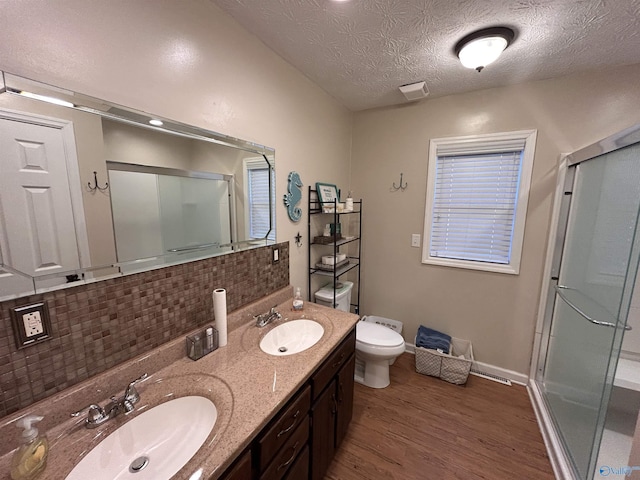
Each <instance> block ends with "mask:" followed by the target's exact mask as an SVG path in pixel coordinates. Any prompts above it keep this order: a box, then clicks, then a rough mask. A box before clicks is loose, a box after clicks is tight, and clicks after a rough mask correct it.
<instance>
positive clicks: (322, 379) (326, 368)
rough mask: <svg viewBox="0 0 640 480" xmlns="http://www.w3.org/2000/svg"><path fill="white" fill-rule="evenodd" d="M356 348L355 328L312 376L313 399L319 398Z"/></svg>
mask: <svg viewBox="0 0 640 480" xmlns="http://www.w3.org/2000/svg"><path fill="white" fill-rule="evenodd" d="M355 350H356V330H355V328H354V329H353V330H352V331H351V333H349V335H348V336H347V338H345V339H344V341H343V342H342V343H341V344H340V346H338V348H336V350H335V351H334V352H333V354H332V355H331V356H330V357H329V358H328V359H327V360H326V361H325V362H324V363H323V364H322V366H321V367H320V368H318V370H317V371H316V373H314V374H313V377H311V386H312V387H313V399H314V400H315V399H316V398H318V395H320V393H322V390H324V388H325V387H326V386H327V385H328V384H329V382H330V381H331V379H332V378H333V377H334V376H335V375H336V373H338V370H340V367H342V365H344V364H345V363H346V361H347V360H349V357H350V356H351V355H352V354H353V352H355Z"/></svg>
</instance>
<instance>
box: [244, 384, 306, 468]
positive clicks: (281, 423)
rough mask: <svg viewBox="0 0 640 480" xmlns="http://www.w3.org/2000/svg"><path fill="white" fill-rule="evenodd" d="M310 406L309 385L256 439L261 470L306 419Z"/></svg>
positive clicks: (258, 462)
mask: <svg viewBox="0 0 640 480" xmlns="http://www.w3.org/2000/svg"><path fill="white" fill-rule="evenodd" d="M309 408H311V387H309V386H306V387H305V388H304V389H303V390H302V391H301V392H300V393H299V394H298V396H297V397H296V398H294V399H293V400H292V401H291V402H290V403H289V406H288V407H285V408H284V410H283V411H282V413H280V414H279V415H278V416H277V417H276V419H275V420H274V421H273V422H272V424H271V426H270V427H268V429H267V430H266V432H265V433H264V434H263V435H262V436H261V437H260V439H259V440H258V446H257V450H258V461H257V465H258V468H259V469H260V471H261V472H262V471H263V470H264V469H265V467H266V466H267V465H268V464H269V462H271V459H272V458H273V456H274V455H275V454H276V452H277V451H278V450H280V448H281V447H282V446H283V445H284V444H285V442H286V441H287V439H288V438H289V437H291V435H293V433H294V431H296V428H297V427H298V425H300V424H301V422H302V421H303V420H304V421H307V423H308V420H307V413H308V412H309Z"/></svg>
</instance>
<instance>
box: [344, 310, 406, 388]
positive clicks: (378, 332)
mask: <svg viewBox="0 0 640 480" xmlns="http://www.w3.org/2000/svg"><path fill="white" fill-rule="evenodd" d="M368 318H369V319H371V317H368ZM373 318H374V319H375V318H376V317H373ZM377 318H381V317H377ZM403 353H404V338H402V335H400V334H399V333H397V332H394V331H393V330H391V329H390V328H388V327H385V326H383V325H380V324H378V323H373V322H367V321H365V320H361V321H359V322H358V323H357V324H356V375H355V380H356V381H357V382H358V383H361V384H363V385H366V386H367V387H371V388H385V387H387V386H388V385H389V383H390V381H389V365H393V362H394V361H395V359H396V358H398V357H399V356H400V355H402V354H403Z"/></svg>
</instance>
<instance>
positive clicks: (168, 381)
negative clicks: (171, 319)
mask: <svg viewBox="0 0 640 480" xmlns="http://www.w3.org/2000/svg"><path fill="white" fill-rule="evenodd" d="M275 304H277V305H278V307H277V310H278V311H279V312H280V313H282V316H283V318H282V320H279V321H277V322H275V323H273V324H270V325H267V326H266V327H264V328H257V327H256V326H255V322H254V321H253V315H255V314H258V313H264V312H265V311H267V310H268V309H269V308H270V307H272V306H273V305H275ZM296 318H310V319H313V320H316V321H317V322H319V323H320V324H321V325H322V326H323V327H324V334H323V336H322V338H321V340H320V341H319V342H318V343H317V344H316V345H314V346H313V347H311V348H310V349H308V350H306V351H304V352H300V353H297V354H294V355H289V356H281V357H276V356H271V355H268V354H266V353H264V352H262V350H260V347H259V343H260V340H261V339H262V337H264V335H266V334H267V333H268V332H269V331H270V330H271V329H273V328H274V327H276V326H278V325H280V324H282V323H284V322H286V321H288V320H292V319H296ZM357 320H358V316H357V315H354V314H350V313H346V312H341V311H338V310H332V309H329V308H326V307H322V306H319V305H316V304H313V303H309V302H306V303H305V307H304V311H303V312H302V313H294V312H292V311H291V288H285V289H282V290H280V291H278V292H276V293H274V294H272V295H269V296H268V297H265V298H263V299H261V300H260V301H257V302H254V303H252V304H250V305H248V306H246V307H243V308H242V309H240V310H237V311H235V312H233V313H231V314H229V316H228V323H229V335H228V344H227V346H225V347H220V348H219V349H218V350H216V351H214V352H212V353H211V354H209V355H207V356H205V357H204V358H202V359H200V360H198V361H195V362H194V361H193V360H190V359H189V358H187V356H186V354H185V340H184V337H183V338H179V339H176V340H173V341H171V342H169V343H167V344H165V345H163V346H161V347H159V348H157V349H155V350H153V351H152V352H149V353H148V354H146V355H142V356H140V357H137V358H134V359H132V360H130V361H128V362H126V363H124V364H122V365H120V366H118V367H115V368H113V369H111V370H109V371H107V372H104V373H102V374H100V375H98V376H96V377H93V378H91V379H89V380H87V381H85V382H83V383H82V384H79V385H76V386H74V387H72V388H70V389H68V390H65V391H64V392H61V393H59V394H57V395H55V396H52V397H49V398H47V399H45V400H42V401H40V402H38V403H36V404H34V405H31V406H30V407H28V408H26V409H24V410H21V411H19V412H17V413H15V414H13V415H10V416H8V417H5V418H3V419H2V420H0V455H1V456H0V479H2V480H5V479H6V480H10V478H11V477H10V475H9V469H10V462H11V456H12V455H11V454H12V450H13V449H15V448H16V447H17V446H18V436H19V434H20V430H19V429H18V428H16V427H15V425H14V424H15V421H16V420H18V419H19V418H21V417H22V416H24V415H26V414H31V413H33V414H37V415H44V416H45V420H43V421H42V422H41V424H40V426H39V428H40V431H41V432H46V434H47V437H48V439H49V444H50V447H51V448H50V451H49V459H48V461H47V468H46V470H45V472H44V473H43V474H42V475H41V476H40V477H39V478H41V479H64V478H65V477H66V475H67V474H68V473H69V472H70V471H71V470H72V469H73V467H74V466H75V464H76V463H78V462H79V461H80V460H81V459H82V457H83V456H85V455H86V454H87V453H88V452H89V451H90V450H91V449H92V448H93V447H94V446H95V445H97V444H98V443H99V442H100V441H101V440H102V439H104V438H105V437H106V436H107V435H109V434H110V433H111V432H113V431H114V430H115V429H116V428H118V427H119V426H120V425H122V424H123V423H125V422H126V421H128V420H130V419H131V418H133V417H135V416H136V415H139V414H140V413H142V412H144V411H145V410H147V409H148V408H151V407H153V406H155V405H158V404H160V403H163V402H165V401H168V400H170V399H172V398H175V397H180V396H185V395H203V396H206V397H208V398H210V399H211V400H212V401H213V402H214V403H215V405H216V408H217V409H218V419H217V422H216V424H215V426H214V428H213V430H212V432H211V433H210V435H209V437H208V438H207V440H206V441H205V443H204V445H203V446H202V447H201V448H200V450H199V451H198V452H197V453H196V455H195V456H194V457H193V458H192V459H191V460H190V461H189V462H188V463H187V465H186V466H185V467H184V468H182V470H180V471H179V472H178V473H177V474H176V475H175V476H174V477H173V478H174V479H184V480H187V479H191V478H193V479H216V478H218V477H219V476H220V475H221V474H222V473H223V472H224V471H225V469H226V468H227V467H228V466H229V465H230V464H231V463H232V462H233V460H234V459H235V458H236V457H237V456H238V455H239V454H240V453H242V451H243V450H244V448H245V447H247V446H248V445H249V444H250V442H251V441H252V440H253V439H254V438H255V436H256V435H257V434H258V433H259V432H260V430H261V429H262V428H263V427H264V426H265V425H266V424H267V423H268V422H269V421H270V420H271V419H272V418H273V417H274V416H275V414H276V413H277V412H278V411H279V410H280V408H281V407H282V406H284V404H285V403H286V402H287V400H289V398H291V396H292V395H293V394H294V393H295V392H296V391H297V389H298V388H299V387H300V386H301V385H302V384H303V383H304V382H305V381H306V380H307V379H308V378H309V376H310V375H311V373H313V371H314V370H315V369H316V367H317V366H319V365H320V363H321V362H322V361H323V360H324V359H325V358H327V357H328V355H329V354H330V353H331V351H332V350H333V349H334V348H335V347H336V346H337V345H338V344H339V343H340V341H341V340H342V339H343V338H344V337H345V336H346V334H347V333H348V332H349V331H350V330H351V328H353V326H354V325H355V323H356V322H357ZM145 372H147V373H149V377H148V378H147V379H146V380H145V381H143V382H142V383H140V384H139V385H138V391H139V392H140V402H139V403H138V404H137V405H136V409H135V410H134V411H133V412H132V413H130V414H128V415H126V416H125V415H120V416H118V417H116V418H115V419H113V420H110V421H108V422H106V423H105V424H104V425H102V426H100V427H98V428H95V429H92V430H89V429H86V428H84V426H83V425H82V422H83V421H84V418H82V419H71V418H70V417H69V413H70V412H74V411H77V410H80V409H81V408H83V407H85V406H86V405H87V404H89V403H99V404H101V405H104V404H105V403H106V402H107V401H108V398H109V397H110V396H111V395H122V392H123V391H124V388H125V387H126V385H127V383H129V382H130V381H131V380H133V379H134V378H137V377H139V376H140V375H141V374H143V373H145ZM132 460H133V459H132Z"/></svg>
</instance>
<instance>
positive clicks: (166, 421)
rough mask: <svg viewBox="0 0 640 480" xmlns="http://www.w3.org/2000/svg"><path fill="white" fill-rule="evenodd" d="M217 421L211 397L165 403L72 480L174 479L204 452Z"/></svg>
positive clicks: (97, 450) (119, 433) (130, 425)
mask: <svg viewBox="0 0 640 480" xmlns="http://www.w3.org/2000/svg"><path fill="white" fill-rule="evenodd" d="M217 418H218V410H217V409H216V407H215V405H214V404H213V402H212V401H211V400H209V399H208V398H205V397H200V396H190V397H180V398H176V399H175V400H170V401H168V402H165V403H163V404H160V405H158V406H157V407H153V408H152V409H150V410H147V411H146V412H143V413H141V414H140V415H138V416H137V417H135V418H134V419H132V420H131V421H130V422H127V423H125V424H124V425H122V426H121V427H120V428H118V429H117V430H116V431H115V432H113V433H111V435H109V436H108V437H107V438H105V439H104V440H103V441H102V442H100V443H99V444H98V445H96V446H95V447H94V448H93V450H91V451H90V452H89V453H88V454H87V456H86V457H84V458H83V459H82V460H81V461H80V463H78V464H77V465H76V466H75V468H74V469H73V470H72V471H71V473H70V474H69V475H67V478H66V480H87V479H89V478H90V479H92V480H102V479H104V480H119V479H131V480H134V479H135V480H162V479H167V480H168V479H170V478H171V477H173V475H175V474H176V473H177V472H178V471H179V470H180V469H181V468H182V467H183V466H184V465H185V464H186V463H187V462H188V461H189V460H190V459H191V457H193V456H194V455H195V454H196V452H197V451H198V450H199V449H200V447H201V446H202V444H203V443H204V442H205V440H206V439H207V437H208V436H209V434H210V433H211V430H212V429H213V426H214V425H215V424H216V420H217ZM145 462H146V464H145ZM141 465H144V466H143V467H142V468H140V466H141ZM136 468H140V469H139V470H138V471H136Z"/></svg>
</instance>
